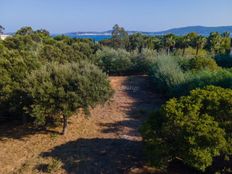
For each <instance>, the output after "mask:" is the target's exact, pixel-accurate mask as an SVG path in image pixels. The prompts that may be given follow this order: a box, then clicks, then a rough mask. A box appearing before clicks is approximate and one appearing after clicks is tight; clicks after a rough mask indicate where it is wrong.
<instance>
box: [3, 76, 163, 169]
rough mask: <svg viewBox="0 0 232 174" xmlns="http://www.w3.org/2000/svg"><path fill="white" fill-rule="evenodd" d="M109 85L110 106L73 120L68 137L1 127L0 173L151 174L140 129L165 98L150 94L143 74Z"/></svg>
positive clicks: (112, 79) (115, 81)
mask: <svg viewBox="0 0 232 174" xmlns="http://www.w3.org/2000/svg"><path fill="white" fill-rule="evenodd" d="M110 81H111V85H112V87H113V88H114V89H115V94H114V96H113V98H112V99H111V102H109V103H106V104H105V105H104V106H97V107H96V108H95V109H92V110H91V117H85V116H83V115H82V114H79V115H74V116H72V117H71V118H70V119H69V127H68V132H67V135H65V136H62V135H59V134H56V133H54V132H55V131H60V128H56V129H52V130H50V131H54V132H48V131H40V132H38V131H32V130H31V129H27V128H25V127H23V126H15V127H8V125H4V126H0V131H2V133H0V173H3V174H7V173H23V174H27V173H28V174H32V173H56V174H59V173H133V172H134V173H136V172H137V173H149V172H147V171H148V169H147V168H146V169H144V167H143V165H144V161H143V154H142V147H141V141H142V138H141V136H140V134H139V131H138V128H139V126H140V125H141V123H142V122H143V120H144V119H145V117H146V115H147V114H146V111H147V110H149V109H151V108H154V107H157V105H159V104H160V103H161V102H162V100H161V99H160V96H157V95H154V94H153V93H151V92H149V90H148V88H149V85H148V79H147V77H145V76H135V77H130V78H129V80H128V77H110ZM134 89H136V90H134ZM3 131H4V132H3ZM45 154H46V155H45ZM104 164H106V165H104ZM145 171H146V172H145ZM150 171H151V172H150V173H157V171H155V172H152V170H150Z"/></svg>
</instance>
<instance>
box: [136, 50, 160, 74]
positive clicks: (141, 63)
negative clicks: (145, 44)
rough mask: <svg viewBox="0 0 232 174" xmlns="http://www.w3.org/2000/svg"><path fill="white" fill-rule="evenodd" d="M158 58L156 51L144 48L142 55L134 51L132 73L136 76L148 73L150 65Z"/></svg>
mask: <svg viewBox="0 0 232 174" xmlns="http://www.w3.org/2000/svg"><path fill="white" fill-rule="evenodd" d="M156 58H157V53H156V51H154V50H151V49H147V48H144V49H142V51H141V53H138V51H134V52H133V53H132V64H133V66H132V71H133V72H134V73H136V74H146V73H148V70H149V67H150V65H151V64H152V63H153V62H154V61H155V59H156Z"/></svg>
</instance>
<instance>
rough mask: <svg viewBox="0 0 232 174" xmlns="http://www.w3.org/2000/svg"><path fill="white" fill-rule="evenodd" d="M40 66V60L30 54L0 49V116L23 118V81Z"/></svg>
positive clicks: (4, 48)
mask: <svg viewBox="0 0 232 174" xmlns="http://www.w3.org/2000/svg"><path fill="white" fill-rule="evenodd" d="M40 66H41V63H40V62H39V60H38V58H36V57H35V56H33V55H31V54H30V53H29V52H25V51H20V52H19V51H17V50H9V49H7V48H6V47H2V48H0V74H1V76H0V115H7V118H16V117H17V118H21V114H22V112H21V111H22V107H23V103H22V97H23V96H22V95H23V94H22V93H21V92H20V91H21V89H22V87H23V81H24V79H25V77H26V76H27V74H29V73H30V72H31V71H33V70H35V69H37V68H39V67H40ZM12 116H14V117H12Z"/></svg>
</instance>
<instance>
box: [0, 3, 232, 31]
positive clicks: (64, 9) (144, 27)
mask: <svg viewBox="0 0 232 174" xmlns="http://www.w3.org/2000/svg"><path fill="white" fill-rule="evenodd" d="M116 23H117V24H119V25H121V26H124V28H126V29H127V30H140V31H160V30H165V29H169V28H173V27H180V26H190V25H191V26H192V25H204V26H222V25H232V0H0V25H2V26H4V27H5V28H6V32H14V31H16V30H17V29H19V28H20V27H22V26H32V27H33V28H34V29H39V28H45V29H47V30H49V31H50V32H52V33H59V32H72V31H104V30H109V29H111V28H112V26H113V25H114V24H116Z"/></svg>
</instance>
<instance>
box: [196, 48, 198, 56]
mask: <svg viewBox="0 0 232 174" xmlns="http://www.w3.org/2000/svg"><path fill="white" fill-rule="evenodd" d="M198 52H199V48H198V47H197V51H196V56H198Z"/></svg>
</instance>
